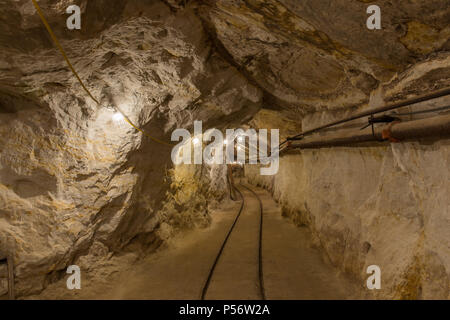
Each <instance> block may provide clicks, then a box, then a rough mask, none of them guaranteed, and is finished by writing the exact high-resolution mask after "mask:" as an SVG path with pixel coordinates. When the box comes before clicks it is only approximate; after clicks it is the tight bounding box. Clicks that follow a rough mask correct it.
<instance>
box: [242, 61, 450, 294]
mask: <svg viewBox="0 0 450 320" xmlns="http://www.w3.org/2000/svg"><path fill="white" fill-rule="evenodd" d="M449 65H450V64H449V55H448V54H446V55H445V54H444V55H439V56H438V57H435V58H434V59H430V60H428V61H424V62H422V63H419V64H417V65H415V66H413V67H411V68H410V69H409V70H407V71H406V72H405V73H404V74H400V75H399V76H397V77H395V78H394V79H393V80H392V81H391V82H390V83H387V84H385V85H383V87H382V88H380V90H378V91H376V92H374V93H373V94H372V99H371V103H370V104H369V105H368V106H367V107H366V108H372V107H375V106H378V105H380V104H381V103H382V102H383V100H384V101H386V100H391V99H393V97H401V98H402V99H404V98H407V97H412V96H414V93H416V94H421V93H422V91H421V89H419V88H418V86H417V85H418V84H419V83H420V84H421V86H420V87H421V88H428V87H433V86H437V87H439V86H440V85H442V86H444V87H445V86H448V85H449V83H448V79H449V76H448V75H449V74H450V73H449V69H448V66H449ZM441 72H444V73H441ZM436 73H441V75H443V74H445V76H443V77H440V78H439V79H440V81H444V82H445V81H447V82H446V83H441V84H439V83H438V82H437V81H435V80H429V79H430V77H431V76H432V75H433V74H436ZM443 79H446V80H443ZM449 102H450V99H449V98H448V97H445V98H442V99H439V100H435V101H433V102H431V103H421V104H418V105H415V106H414V107H407V108H403V109H402V110H398V111H396V112H398V113H404V112H410V111H413V110H422V109H427V108H434V107H437V106H445V105H448V104H449ZM345 114H347V113H330V112H318V113H312V114H310V115H308V116H307V117H305V118H304V120H303V122H302V125H303V128H304V129H305V130H307V129H309V128H313V127H316V126H318V125H320V124H324V123H326V122H328V121H331V120H336V119H340V118H342V117H343V116H344V115H345ZM431 115H432V116H436V115H438V114H437V113H434V114H431ZM422 116H423V115H422ZM413 117H417V115H414V116H408V117H407V119H408V118H413ZM364 121H366V120H364V119H363V120H360V121H356V122H353V123H350V124H348V126H353V127H356V128H358V127H362V126H363V125H364ZM265 124H266V125H267V121H266V122H265ZM335 130H336V129H335ZM323 135H326V133H323ZM449 161H450V140H448V139H447V140H441V141H417V142H407V143H392V144H386V143H385V144H379V145H371V146H370V145H369V146H363V147H361V146H359V147H356V146H354V147H335V148H323V149H316V150H306V149H305V150H301V151H299V153H298V154H293V155H286V156H283V157H281V159H280V170H279V172H278V174H276V175H275V176H260V175H259V170H258V168H256V167H252V166H246V168H245V169H246V176H247V178H248V180H249V181H250V182H251V183H253V184H256V185H260V186H263V187H265V188H267V189H269V190H271V191H272V193H273V195H274V197H275V199H276V200H277V201H278V202H279V203H280V204H281V205H282V207H283V214H284V215H286V216H287V217H289V218H291V219H292V220H293V221H294V222H295V223H296V224H297V225H306V226H308V227H309V228H310V229H311V231H312V233H313V235H314V237H315V242H316V244H317V245H319V246H321V247H322V248H323V249H324V252H325V254H326V256H327V257H328V258H329V260H330V261H331V262H332V263H333V264H334V265H336V266H337V267H339V268H340V269H341V270H343V271H345V272H347V273H349V274H351V275H353V276H354V277H355V278H356V279H358V281H359V282H360V283H361V287H362V295H363V297H369V298H370V297H375V298H383V299H449V298H450V291H449V288H450V251H449V249H450V237H449V230H450V219H449V208H450V200H449V198H448V194H449V191H450V187H449V181H450V172H449V170H448V168H449V164H450V162H449ZM369 265H378V266H379V267H380V268H381V272H382V275H381V279H382V288H381V290H375V291H374V292H370V291H369V290H367V288H366V287H365V282H366V279H367V277H368V276H369V275H368V274H366V269H367V267H368V266H369Z"/></svg>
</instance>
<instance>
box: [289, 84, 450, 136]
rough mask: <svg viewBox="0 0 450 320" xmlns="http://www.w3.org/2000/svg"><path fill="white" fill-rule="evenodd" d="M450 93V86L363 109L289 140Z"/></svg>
mask: <svg viewBox="0 0 450 320" xmlns="http://www.w3.org/2000/svg"><path fill="white" fill-rule="evenodd" d="M448 95H450V88H446V89H443V90H440V91H436V92H433V93H431V94H426V95H422V96H419V97H416V98H413V99H408V100H404V101H401V102H395V103H390V104H387V105H385V106H382V107H379V108H375V109H370V110H366V111H362V112H359V113H357V114H354V115H353V116H350V117H347V118H344V119H341V120H337V121H333V122H330V123H327V124H324V125H322V126H319V127H316V128H313V129H310V130H306V131H304V132H302V133H300V134H298V135H296V136H294V137H290V138H288V140H299V139H301V137H304V136H305V135H309V134H311V133H314V132H317V131H320V130H323V129H326V128H329V127H333V126H336V125H338V124H342V123H345V122H349V121H353V120H356V119H360V118H363V117H366V116H370V115H374V114H377V113H381V112H386V111H390V110H394V109H398V108H402V107H407V106H410V105H413V104H416V103H419V102H424V101H428V100H432V99H437V98H441V97H444V96H448Z"/></svg>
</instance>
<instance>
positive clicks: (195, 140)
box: [192, 138, 200, 144]
mask: <svg viewBox="0 0 450 320" xmlns="http://www.w3.org/2000/svg"><path fill="white" fill-rule="evenodd" d="M199 142H200V140H199V139H198V138H194V139H192V143H193V144H198V143H199Z"/></svg>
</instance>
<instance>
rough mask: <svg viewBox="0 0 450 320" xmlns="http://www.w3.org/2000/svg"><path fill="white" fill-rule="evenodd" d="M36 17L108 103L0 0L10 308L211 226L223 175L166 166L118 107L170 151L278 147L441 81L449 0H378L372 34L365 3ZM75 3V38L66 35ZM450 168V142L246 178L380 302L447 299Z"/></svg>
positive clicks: (0, 222)
mask: <svg viewBox="0 0 450 320" xmlns="http://www.w3.org/2000/svg"><path fill="white" fill-rule="evenodd" d="M39 4H40V6H41V7H42V9H43V12H44V14H45V16H46V17H47V18H48V20H49V23H50V25H51V26H52V27H53V29H54V31H55V34H56V36H57V37H58V38H59V39H60V41H61V43H62V45H63V47H64V48H65V49H66V51H67V54H68V56H69V58H70V59H71V61H72V63H73V65H74V67H75V69H76V70H77V71H78V72H79V75H80V77H81V78H82V79H83V80H84V82H85V83H86V85H87V87H88V88H89V90H90V91H91V92H92V93H93V95H94V96H95V97H96V98H97V99H98V100H99V101H100V103H101V106H99V105H97V104H96V103H95V102H94V101H93V100H92V99H90V98H89V96H88V95H87V94H86V93H85V92H84V91H83V89H82V88H81V86H80V84H79V83H78V82H77V80H76V79H75V78H74V77H73V75H72V74H71V72H70V70H69V68H68V67H67V66H66V64H65V62H64V60H63V59H62V57H61V55H60V53H59V52H58V51H57V49H56V48H55V47H54V45H53V43H52V41H51V39H50V38H49V36H48V35H47V32H46V30H45V28H44V27H43V25H42V23H41V21H40V19H39V17H38V15H37V14H36V11H35V8H34V6H33V4H32V2H31V1H29V0H8V1H0V13H1V15H2V19H1V20H0V256H1V255H2V254H6V253H11V254H13V255H14V259H15V264H16V276H17V291H18V292H17V293H18V295H19V296H23V295H28V294H32V293H37V292H39V291H40V290H41V289H42V288H43V287H44V286H45V285H46V284H47V283H48V282H49V281H53V279H55V278H57V277H59V276H60V275H61V272H62V271H63V270H64V269H65V267H66V266H67V265H68V264H71V263H73V262H77V263H79V264H80V265H82V266H89V265H92V263H95V261H97V260H99V259H101V258H100V257H102V256H110V255H111V254H112V253H115V252H120V251H122V250H124V249H126V248H128V250H132V251H135V252H140V251H145V250H146V249H148V248H154V247H155V246H157V245H159V244H160V243H161V241H162V240H163V239H164V238H165V237H168V236H170V233H171V232H172V231H173V230H172V228H174V229H177V228H179V227H182V226H184V225H188V226H195V225H204V224H207V222H208V216H207V215H204V212H205V210H206V212H207V208H208V206H209V205H211V204H210V203H208V201H207V199H208V198H207V197H208V196H210V195H214V196H215V197H216V198H218V199H221V198H222V197H223V195H224V192H225V189H224V188H225V187H226V186H225V180H224V170H225V168H224V167H222V166H218V167H208V166H202V167H201V169H199V168H195V167H189V166H186V167H185V166H182V167H178V168H173V165H172V162H171V159H170V152H171V148H170V146H166V145H160V144H158V143H156V142H154V141H153V140H152V139H150V138H148V137H146V136H143V135H142V134H141V133H139V132H138V131H136V130H135V129H134V128H132V127H131V126H130V125H129V124H127V123H124V122H118V123H116V122H114V121H113V120H112V115H113V114H114V112H115V111H114V109H113V107H114V106H119V107H120V108H121V109H122V110H123V111H124V112H125V113H126V114H127V115H128V116H129V118H130V119H131V120H132V121H133V122H134V123H135V124H136V125H138V126H139V127H141V128H142V129H144V130H145V131H146V132H148V133H149V134H151V135H152V136H153V137H155V138H157V139H159V140H163V141H169V140H170V134H171V132H172V131H173V130H174V129H175V128H186V129H192V125H193V121H194V120H203V123H204V129H206V128H207V127H217V128H220V129H223V128H234V127H238V126H239V125H241V124H249V125H251V126H254V127H256V128H267V129H268V128H279V129H281V137H282V138H284V137H286V136H288V135H292V134H295V133H298V132H299V131H301V130H302V129H308V128H311V127H314V126H316V125H318V124H322V123H325V122H327V121H330V120H333V119H337V118H340V117H342V116H344V115H346V114H349V113H350V112H353V111H355V107H354V106H359V108H360V109H362V108H368V107H373V106H378V105H379V104H381V103H382V102H383V101H386V102H388V101H394V100H401V99H405V98H408V97H412V96H415V95H418V94H422V93H425V92H429V91H433V90H436V89H440V88H444V87H448V86H450V82H449V78H450V77H449V74H450V70H449V66H450V63H449V62H450V61H449V49H450V42H449V37H450V26H449V23H448V22H449V21H450V9H449V6H448V1H446V0H429V1H427V2H426V3H425V2H420V1H409V2H405V1H392V0H380V1H377V4H378V5H379V6H380V7H381V9H382V27H383V28H382V30H376V31H373V30H368V29H367V28H366V26H365V23H366V19H367V17H368V15H367V14H366V8H367V6H368V5H369V4H371V1H366V0H364V1H359V0H352V1H349V0H320V1H319V0H302V1H297V0H214V1H213V0H122V1H108V0H97V1H88V0H74V1H66V0H40V1H39ZM70 4H77V5H79V6H80V7H81V10H82V28H81V30H74V31H71V30H68V29H67V27H66V18H67V17H68V15H67V14H66V13H65V10H66V7H67V6H68V5H70ZM441 103H445V101H444V102H442V101H441ZM423 106H424V105H423ZM261 108H263V109H262V110H260V109H261ZM448 155H449V152H448V142H447V141H442V142H436V143H432V144H429V145H427V144H420V143H408V144H405V145H392V146H383V147H366V148H362V149H351V148H339V149H333V150H331V149H330V150H320V151H305V152H304V153H303V152H302V154H300V155H290V156H287V157H285V158H283V159H282V160H281V165H280V172H279V173H278V174H277V175H276V176H274V177H269V178H268V177H265V178H264V177H261V176H259V175H257V174H256V173H257V172H259V171H257V168H256V167H254V168H251V167H247V168H246V170H247V176H248V178H249V180H250V181H252V182H254V183H258V184H261V185H264V186H266V187H268V188H270V189H271V190H272V191H273V192H274V196H275V197H276V198H277V199H278V200H279V201H280V203H281V204H283V206H284V207H285V212H286V214H287V215H289V216H292V217H293V219H295V220H296V221H297V222H298V223H302V224H307V225H308V226H309V227H310V228H311V230H312V231H313V233H314V234H315V236H316V238H317V240H318V243H319V244H320V245H321V246H322V247H323V248H324V250H325V252H326V253H327V254H328V256H329V258H330V260H331V262H332V263H334V264H335V265H337V266H339V267H340V268H342V269H343V270H345V271H347V272H349V273H351V274H353V275H354V276H356V277H358V278H359V279H363V278H364V277H365V273H364V271H365V270H364V267H365V266H366V265H368V264H379V265H380V266H381V267H382V270H383V279H384V280H383V281H384V282H383V285H386V288H387V289H386V291H382V292H380V293H379V294H378V296H377V297H383V298H385V297H389V298H392V297H393V298H429V297H431V298H435V297H438V298H442V297H444V298H446V297H448V295H449V292H448V288H449V285H448V283H449V282H448V281H449V278H450V275H449V274H450V273H449V272H450V258H449V256H448V250H449V242H448V241H449V237H448V232H447V230H448V229H449V228H448V227H449V224H448V218H447V216H448V207H449V205H448V200H447V199H446V195H447V194H448ZM199 170H200V171H199ZM203 170H205V171H203ZM180 212H188V213H189V214H187V215H186V216H183V217H180V216H179V215H178V214H179V213H180ZM0 268H1V267H0ZM1 272H2V270H0V273H1ZM5 285H6V284H5V282H4V280H2V279H0V295H1V294H3V293H4V290H5Z"/></svg>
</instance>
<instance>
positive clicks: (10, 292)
mask: <svg viewBox="0 0 450 320" xmlns="http://www.w3.org/2000/svg"><path fill="white" fill-rule="evenodd" d="M7 262H8V295H9V300H14V299H15V298H16V296H15V289H14V261H13V257H12V256H11V255H9V256H8V257H7Z"/></svg>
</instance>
